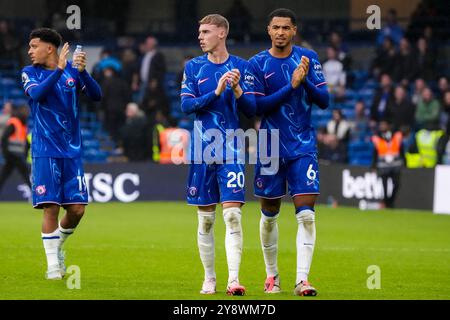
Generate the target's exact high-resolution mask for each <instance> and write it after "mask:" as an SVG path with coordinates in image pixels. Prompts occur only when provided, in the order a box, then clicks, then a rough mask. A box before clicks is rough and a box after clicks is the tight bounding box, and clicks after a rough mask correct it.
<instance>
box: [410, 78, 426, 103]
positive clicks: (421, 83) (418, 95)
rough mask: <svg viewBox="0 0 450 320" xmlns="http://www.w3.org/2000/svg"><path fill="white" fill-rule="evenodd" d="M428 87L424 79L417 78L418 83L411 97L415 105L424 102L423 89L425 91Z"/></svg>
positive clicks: (415, 83) (415, 84)
mask: <svg viewBox="0 0 450 320" xmlns="http://www.w3.org/2000/svg"><path fill="white" fill-rule="evenodd" d="M426 87H427V84H426V83H425V80H423V79H422V78H417V79H416V81H415V82H414V90H413V93H412V97H411V102H412V103H413V104H414V105H416V106H417V105H418V104H419V102H421V101H422V92H423V89H425V88H426Z"/></svg>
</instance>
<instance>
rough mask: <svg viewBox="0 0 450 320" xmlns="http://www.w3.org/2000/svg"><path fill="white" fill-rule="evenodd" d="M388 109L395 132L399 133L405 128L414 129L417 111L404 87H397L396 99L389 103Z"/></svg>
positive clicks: (387, 112) (388, 115)
mask: <svg viewBox="0 0 450 320" xmlns="http://www.w3.org/2000/svg"><path fill="white" fill-rule="evenodd" d="M386 109H387V110H386V114H387V117H389V121H390V123H391V124H392V129H393V130H394V131H398V130H400V128H402V127H404V126H410V127H414V120H415V119H414V118H415V111H416V110H415V107H414V105H413V104H412V103H411V102H410V101H409V99H408V96H407V92H406V89H405V88H404V87H403V86H402V85H398V86H397V87H395V91H394V98H393V99H391V100H390V101H389V102H388V104H387V107H386Z"/></svg>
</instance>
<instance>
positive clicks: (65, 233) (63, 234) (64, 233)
mask: <svg viewBox="0 0 450 320" xmlns="http://www.w3.org/2000/svg"><path fill="white" fill-rule="evenodd" d="M74 231H75V228H72V229H64V228H63V227H61V221H60V222H59V224H58V232H59V247H60V248H61V247H62V246H63V244H64V242H65V241H66V239H67V238H68V237H69V236H70V235H71V234H72V233H73V232H74Z"/></svg>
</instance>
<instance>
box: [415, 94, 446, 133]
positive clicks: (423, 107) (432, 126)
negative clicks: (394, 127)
mask: <svg viewBox="0 0 450 320" xmlns="http://www.w3.org/2000/svg"><path fill="white" fill-rule="evenodd" d="M440 111H441V104H440V103H439V101H438V100H437V99H435V98H434V97H433V92H432V91H431V89H430V88H428V87H427V88H425V89H424V90H423V93H422V101H421V102H420V103H419V104H418V105H417V109H416V123H417V127H418V128H420V129H422V128H426V129H428V130H437V129H438V128H439V120H440V119H439V115H440Z"/></svg>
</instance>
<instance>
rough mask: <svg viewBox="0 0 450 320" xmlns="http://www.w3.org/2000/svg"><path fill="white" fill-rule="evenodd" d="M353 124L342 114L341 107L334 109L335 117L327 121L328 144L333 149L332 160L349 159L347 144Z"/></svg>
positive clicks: (342, 160) (343, 160)
mask: <svg viewBox="0 0 450 320" xmlns="http://www.w3.org/2000/svg"><path fill="white" fill-rule="evenodd" d="M350 128H351V124H350V122H348V121H347V120H346V119H345V118H344V116H343V115H342V111H341V110H340V109H334V110H333V118H332V119H331V120H330V121H329V122H328V123H327V134H328V139H327V145H328V146H329V147H330V148H331V150H332V151H333V153H332V157H331V160H332V161H336V162H346V161H347V146H348V141H349V138H350Z"/></svg>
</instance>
